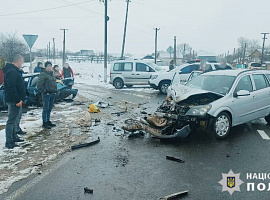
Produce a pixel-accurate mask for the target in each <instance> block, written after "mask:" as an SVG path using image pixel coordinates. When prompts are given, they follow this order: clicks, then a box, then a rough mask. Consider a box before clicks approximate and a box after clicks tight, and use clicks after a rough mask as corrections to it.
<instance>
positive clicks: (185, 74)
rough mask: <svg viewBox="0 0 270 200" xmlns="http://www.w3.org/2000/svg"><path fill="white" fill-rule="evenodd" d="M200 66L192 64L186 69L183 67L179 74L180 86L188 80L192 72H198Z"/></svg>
mask: <svg viewBox="0 0 270 200" xmlns="http://www.w3.org/2000/svg"><path fill="white" fill-rule="evenodd" d="M199 67H200V65H198V64H192V65H188V66H186V67H183V68H182V69H181V72H180V81H181V84H185V83H186V82H187V80H188V77H189V76H190V74H191V72H192V71H197V70H199Z"/></svg>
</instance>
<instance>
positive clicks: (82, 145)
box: [71, 137, 100, 150]
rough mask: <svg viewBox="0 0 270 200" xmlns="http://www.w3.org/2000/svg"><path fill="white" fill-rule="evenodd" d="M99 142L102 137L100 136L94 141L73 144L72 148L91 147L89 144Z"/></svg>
mask: <svg viewBox="0 0 270 200" xmlns="http://www.w3.org/2000/svg"><path fill="white" fill-rule="evenodd" d="M99 142H100V138H99V137H98V139H97V140H95V141H93V142H88V143H83V144H78V145H73V146H71V150H75V149H79V148H83V147H89V146H92V145H94V144H97V143H99Z"/></svg>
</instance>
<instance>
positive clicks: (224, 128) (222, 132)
mask: <svg viewBox="0 0 270 200" xmlns="http://www.w3.org/2000/svg"><path fill="white" fill-rule="evenodd" d="M231 126H232V120H231V117H230V115H229V114H228V113H226V112H221V113H219V115H218V116H217V117H216V118H215V119H214V120H213V126H212V132H213V134H214V136H215V137H216V138H217V139H224V138H226V137H227V136H228V135H229V133H230V130H231Z"/></svg>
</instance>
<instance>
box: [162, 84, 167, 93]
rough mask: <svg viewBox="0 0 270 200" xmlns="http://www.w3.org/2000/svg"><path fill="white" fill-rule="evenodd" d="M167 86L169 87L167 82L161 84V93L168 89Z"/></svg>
mask: <svg viewBox="0 0 270 200" xmlns="http://www.w3.org/2000/svg"><path fill="white" fill-rule="evenodd" d="M168 87H169V84H163V85H162V86H161V91H162V92H163V93H166V92H167V90H168Z"/></svg>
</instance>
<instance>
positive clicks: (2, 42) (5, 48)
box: [0, 33, 28, 62]
mask: <svg viewBox="0 0 270 200" xmlns="http://www.w3.org/2000/svg"><path fill="white" fill-rule="evenodd" d="M27 51H28V48H27V46H26V44H24V43H23V42H22V41H21V40H20V39H19V38H18V37H17V36H16V33H14V34H3V33H2V34H1V36H0V54H1V55H2V56H3V57H4V58H5V60H6V61H7V62H11V61H12V58H13V56H14V55H15V54H21V55H24V54H25V53H27Z"/></svg>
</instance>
